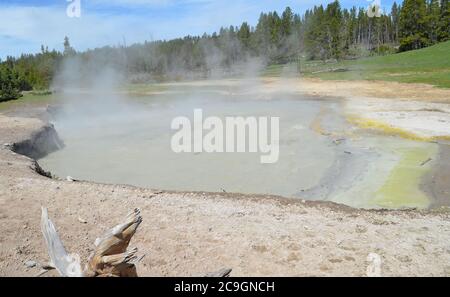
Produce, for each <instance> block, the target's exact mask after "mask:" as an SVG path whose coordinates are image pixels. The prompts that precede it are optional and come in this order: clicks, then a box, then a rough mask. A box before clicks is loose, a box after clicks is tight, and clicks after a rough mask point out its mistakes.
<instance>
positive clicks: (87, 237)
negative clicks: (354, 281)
mask: <svg viewBox="0 0 450 297" xmlns="http://www.w3.org/2000/svg"><path fill="white" fill-rule="evenodd" d="M273 83H274V84H276V83H278V82H273ZM297 83H298V82H297ZM306 83H307V82H301V83H298V84H299V85H301V86H303V87H305V84H306ZM352 83H353V82H352ZM333 84H334V83H333ZM367 84H368V83H367ZM319 85H320V82H311V87H310V89H309V90H310V91H311V92H315V91H312V90H313V89H314V88H317V89H316V91H320V90H322V89H327V88H328V87H330V85H328V82H324V83H323V84H322V88H320V87H319ZM291 86H293V84H291ZM342 87H343V86H342ZM372 87H373V88H374V89H376V87H375V86H372ZM400 87H401V88H403V89H411V85H406V86H405V85H403V86H399V85H398V84H395V86H394V85H393V86H392V88H391V90H390V93H389V92H388V91H386V90H385V92H386V97H388V98H390V97H389V96H390V95H389V94H392V96H393V95H394V94H395V93H396V91H397V89H399V88H400ZM299 88H300V87H299ZM305 88H306V87H305ZM349 88H350V90H347V91H345V92H350V93H351V90H352V89H354V91H355V92H358V91H357V90H359V87H354V88H353V87H351V86H349ZM417 88H419V89H420V88H422V86H417ZM424 88H425V87H424ZM426 88H428V87H426ZM435 90H436V93H433V92H431V91H430V93H429V97H427V96H428V95H426V94H428V93H425V91H424V93H422V95H424V97H422V99H417V100H432V101H434V100H438V101H441V102H442V101H445V100H444V99H445V96H448V91H445V92H444V91H441V90H438V89H435ZM325 92H328V91H325ZM343 92H344V91H343ZM361 92H366V91H361ZM367 92H370V91H367ZM405 92H407V91H404V92H400V91H399V92H398V93H399V94H401V97H402V98H403V96H407V95H405ZM408 92H409V91H408ZM442 92H444V93H445V94H447V95H445V94H444V95H443V93H442ZM332 93H333V92H331V93H330V94H332ZM388 93H389V94H388ZM408 94H409V93H408ZM318 95H319V94H318ZM320 95H323V93H320ZM332 95H333V96H336V95H337V93H336V92H334V93H333V94H332ZM358 95H360V96H363V94H358ZM399 96H400V95H399ZM439 98H440V99H439ZM448 98H449V97H447V99H448ZM44 125H45V123H44V122H42V121H41V120H39V119H37V118H21V117H16V118H14V117H12V116H11V115H8V116H5V115H0V146H1V148H0V275H2V276H34V275H36V274H37V273H38V272H39V271H40V265H43V264H45V263H46V262H47V261H48V256H47V252H46V248H45V245H44V241H43V238H42V235H41V232H40V226H39V222H40V207H41V206H46V207H48V209H49V215H50V217H51V218H52V219H53V221H54V223H55V225H56V226H57V229H58V232H59V234H60V236H61V238H62V240H63V242H64V243H65V245H66V248H67V250H68V251H69V252H77V253H79V254H80V255H81V257H82V259H83V260H84V262H85V261H86V258H87V256H88V255H89V253H90V251H92V249H93V242H94V240H95V238H96V237H97V236H99V235H100V234H102V233H103V232H104V231H106V230H107V229H109V228H110V227H112V226H113V225H115V224H116V223H118V222H119V221H120V220H121V218H122V217H123V216H124V215H125V214H126V213H127V212H129V211H130V210H132V209H133V208H136V207H138V208H140V209H141V211H142V216H143V223H142V225H141V226H140V228H139V229H138V232H137V234H136V236H135V237H134V238H133V240H132V242H131V246H137V247H138V248H139V251H140V254H144V255H145V257H144V258H143V259H142V261H141V262H140V264H138V267H137V269H138V273H139V275H141V276H197V275H203V274H205V273H207V272H211V271H215V270H218V269H221V268H224V267H230V268H233V272H232V274H231V275H232V276H342V275H349V276H364V275H366V270H367V267H368V266H370V265H371V264H373V263H372V262H370V261H368V255H369V254H370V253H376V254H377V255H379V256H380V257H381V275H383V276H400V275H401V276H413V275H426V276H449V275H450V220H449V219H450V213H449V212H447V211H445V210H438V211H437V210H435V211H415V210H410V211H365V210H357V209H351V208H348V207H344V206H340V205H336V204H331V203H319V202H305V201H302V200H289V199H285V198H279V197H268V196H256V195H251V196H245V195H240V194H225V193H221V194H215V193H173V192H165V191H156V190H150V189H141V188H135V187H130V186H121V185H103V184H96V183H90V182H68V181H59V180H53V179H49V178H46V177H43V176H41V175H39V174H37V173H36V172H35V171H34V169H33V168H34V165H33V160H31V159H29V158H28V157H25V156H21V155H18V154H15V153H13V152H12V151H11V150H10V149H9V147H8V146H4V145H3V144H7V143H14V142H18V141H20V140H23V139H29V138H31V133H32V132H33V131H36V130H39V129H41V128H42V127H43V126H44ZM155 172H156V173H157V169H155ZM27 261H35V262H36V263H37V265H36V266H34V267H27V264H28V266H32V265H30V262H28V263H27ZM46 275H55V274H54V272H50V273H47V274H46Z"/></svg>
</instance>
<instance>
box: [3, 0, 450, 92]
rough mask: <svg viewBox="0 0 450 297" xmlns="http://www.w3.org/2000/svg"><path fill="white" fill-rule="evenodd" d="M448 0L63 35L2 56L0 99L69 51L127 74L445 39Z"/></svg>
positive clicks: (36, 82)
mask: <svg viewBox="0 0 450 297" xmlns="http://www.w3.org/2000/svg"><path fill="white" fill-rule="evenodd" d="M448 2H449V0H404V1H403V3H402V4H397V3H394V4H393V6H392V8H391V9H390V11H389V12H387V11H385V12H383V13H382V14H381V15H380V16H378V17H371V14H369V13H368V11H367V9H366V8H357V7H352V8H350V9H346V8H344V9H343V8H342V7H341V5H340V3H339V1H337V0H336V1H334V2H332V3H330V4H328V5H326V6H322V5H319V6H315V7H313V8H312V9H309V10H307V11H306V12H305V13H304V14H298V13H295V12H294V11H293V10H292V9H291V8H290V7H287V8H286V9H285V10H284V11H283V12H282V13H281V14H279V13H278V12H276V11H274V12H269V13H261V14H260V16H259V20H258V23H257V24H256V26H250V25H249V24H248V23H247V22H243V23H242V24H241V25H240V26H230V27H227V28H221V29H220V30H219V31H218V32H214V33H212V34H206V33H205V34H203V35H202V36H186V37H184V38H177V39H173V40H168V41H166V40H160V41H152V42H144V43H140V44H133V45H131V46H125V45H120V46H106V47H102V48H97V49H93V50H87V51H84V52H79V53H77V52H76V51H75V50H74V49H73V48H72V46H71V45H70V42H69V39H68V38H67V37H66V39H65V40H64V52H62V53H61V52H58V51H55V50H53V51H49V50H48V49H47V48H44V46H42V48H41V52H40V53H38V54H34V55H31V54H23V55H22V56H20V57H18V58H13V57H8V58H7V59H6V61H4V62H2V63H1V64H0V85H1V88H2V89H1V93H0V94H1V95H0V99H5V98H8V97H15V96H16V94H17V93H20V91H23V90H29V89H32V88H34V89H40V88H48V87H49V85H50V83H51V82H52V79H53V77H54V75H55V73H56V72H58V71H59V70H60V68H61V67H62V65H63V64H64V61H65V60H67V59H76V61H77V63H79V64H80V65H81V67H78V68H77V69H78V70H79V71H86V72H88V71H90V72H92V71H94V72H95V71H97V70H98V69H102V68H104V67H113V68H117V69H120V70H124V71H125V72H126V73H127V75H128V77H130V78H131V79H132V80H133V81H149V80H152V79H167V78H172V79H173V78H177V77H185V76H186V75H189V74H191V75H198V74H200V75H210V74H211V73H212V72H214V71H219V72H221V73H222V74H223V73H227V71H231V70H232V69H233V67H234V66H236V65H242V63H243V62H248V61H253V60H256V59H258V61H262V63H264V64H280V63H281V64H282V63H289V62H296V61H298V60H299V59H301V58H307V59H321V60H327V59H348V58H357V57H361V56H367V55H378V54H386V53H394V52H397V51H407V50H413V49H419V48H422V47H426V46H429V45H432V44H435V43H437V42H442V41H446V40H449V39H450V6H449V4H448Z"/></svg>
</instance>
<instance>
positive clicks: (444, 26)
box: [437, 0, 450, 42]
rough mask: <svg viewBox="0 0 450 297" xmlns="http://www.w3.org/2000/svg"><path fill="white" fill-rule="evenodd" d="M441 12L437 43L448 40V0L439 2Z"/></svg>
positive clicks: (449, 30) (449, 16)
mask: <svg viewBox="0 0 450 297" xmlns="http://www.w3.org/2000/svg"><path fill="white" fill-rule="evenodd" d="M440 9H441V12H440V18H439V26H438V29H437V31H438V32H437V39H438V41H439V42H442V41H447V40H450V4H449V0H441V8H440Z"/></svg>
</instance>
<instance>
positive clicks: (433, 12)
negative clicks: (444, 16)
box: [427, 0, 441, 44]
mask: <svg viewBox="0 0 450 297" xmlns="http://www.w3.org/2000/svg"><path fill="white" fill-rule="evenodd" d="M439 2H440V0H430V2H429V4H428V12H427V13H428V16H427V22H428V38H429V39H430V42H431V43H432V44H434V43H436V42H437V41H438V31H439V26H440V17H441V8H440V5H439Z"/></svg>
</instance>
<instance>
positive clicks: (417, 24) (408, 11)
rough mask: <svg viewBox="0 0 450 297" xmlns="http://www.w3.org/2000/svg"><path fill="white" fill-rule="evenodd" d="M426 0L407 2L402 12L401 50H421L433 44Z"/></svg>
mask: <svg viewBox="0 0 450 297" xmlns="http://www.w3.org/2000/svg"><path fill="white" fill-rule="evenodd" d="M428 25H429V24H428V17H427V4H426V1H425V0H405V1H404V2H403V6H402V9H401V12H400V32H399V35H400V50H401V51H407V50H413V49H419V48H422V47H426V46H428V45H430V44H431V41H430V39H429V36H428V35H429V30H428V27H429V26H428Z"/></svg>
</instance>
